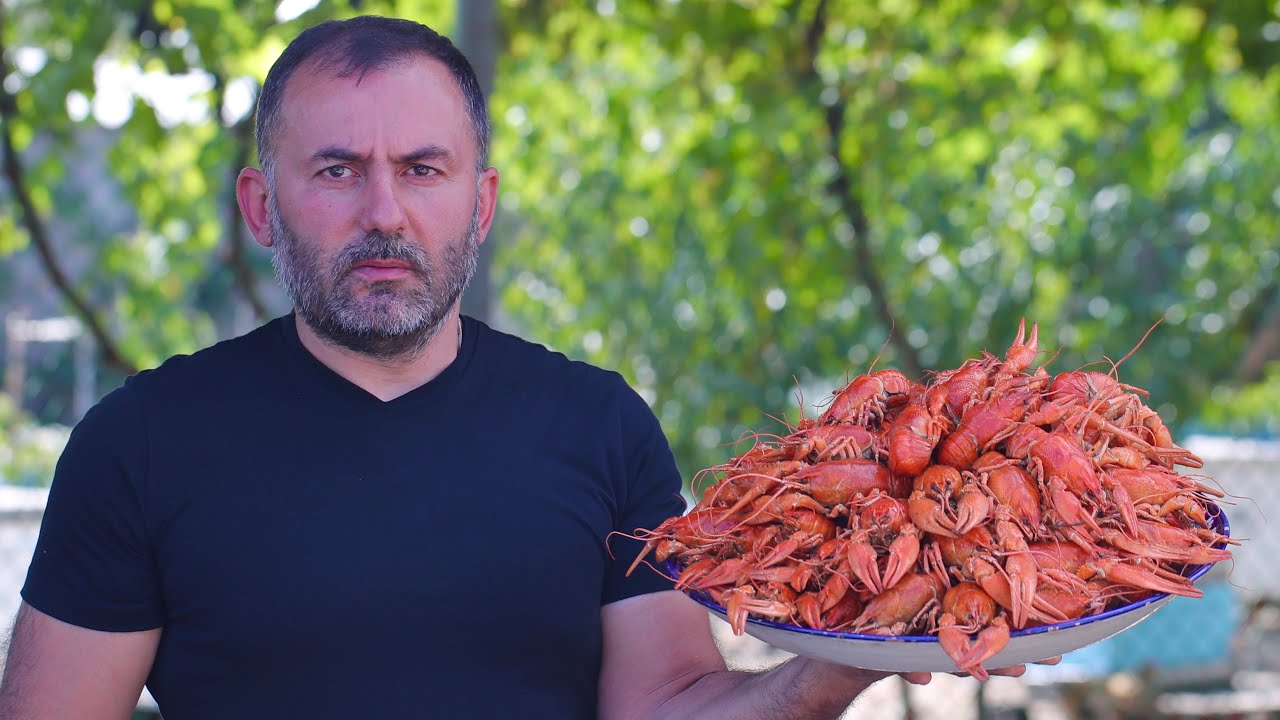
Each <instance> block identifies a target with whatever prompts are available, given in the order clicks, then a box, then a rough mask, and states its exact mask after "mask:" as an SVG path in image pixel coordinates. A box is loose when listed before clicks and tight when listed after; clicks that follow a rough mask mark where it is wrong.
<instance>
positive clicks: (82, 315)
mask: <svg viewBox="0 0 1280 720" xmlns="http://www.w3.org/2000/svg"><path fill="white" fill-rule="evenodd" d="M2 12H3V10H2V9H0V13H2ZM3 24H4V19H3V16H2V15H0V28H2V27H3ZM5 52H6V49H5V47H4V44H3V41H0V77H8V75H9V72H10V70H9V67H8V62H7V61H5V59H4V56H5ZM17 112H18V106H17V102H16V101H15V99H14V97H13V95H11V94H9V92H8V91H6V90H3V89H0V145H2V147H3V152H4V176H5V178H6V179H7V180H8V182H9V187H10V188H11V189H12V191H13V196H14V199H16V200H17V201H18V207H19V208H21V216H22V224H23V226H24V227H25V228H26V230H27V235H28V236H30V238H31V244H32V245H34V246H35V249H36V254H37V256H39V258H40V265H41V267H43V268H44V272H45V275H46V276H48V278H49V281H50V282H51V283H53V286H54V288H56V289H57V291H58V292H59V294H61V295H62V297H63V299H64V300H65V301H66V302H67V304H68V305H70V306H71V308H72V309H73V311H74V312H75V314H76V315H77V316H78V317H79V319H80V321H81V322H82V323H84V326H85V328H86V329H88V331H89V334H90V335H92V336H93V339H94V341H95V342H97V344H98V348H99V349H100V350H101V351H102V361H103V363H105V364H106V365H107V366H108V367H109V368H111V369H112V370H114V371H116V372H119V373H122V374H124V375H132V374H134V373H136V372H137V371H138V368H137V366H135V365H134V364H133V363H132V362H130V361H129V360H128V359H126V358H125V356H124V353H122V352H121V351H120V347H119V345H118V344H117V343H116V341H115V340H114V339H113V338H112V337H111V336H110V335H109V334H108V333H107V329H106V327H105V326H104V325H103V324H102V322H101V321H100V320H99V319H98V316H97V314H95V313H94V312H93V309H92V308H91V307H90V306H89V302H88V300H86V299H85V298H84V297H83V296H81V295H80V293H79V292H78V291H77V290H76V288H75V286H74V285H73V284H72V282H71V278H70V277H68V275H67V273H66V271H65V270H63V268H62V266H60V265H59V264H58V260H57V258H56V257H55V255H54V252H53V245H52V243H51V242H50V240H49V234H48V232H47V230H46V228H45V225H44V221H43V220H42V219H41V217H40V213H39V211H38V210H37V209H36V206H35V203H34V202H32V199H31V192H30V190H28V188H27V183H26V170H25V169H24V168H23V166H22V160H21V158H19V157H18V152H17V150H16V149H15V148H14V144H13V119H14V117H16V116H17Z"/></svg>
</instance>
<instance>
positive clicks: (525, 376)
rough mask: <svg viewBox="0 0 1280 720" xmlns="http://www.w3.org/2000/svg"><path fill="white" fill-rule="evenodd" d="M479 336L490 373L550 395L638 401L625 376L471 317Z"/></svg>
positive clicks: (479, 347) (481, 354)
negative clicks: (544, 391) (607, 397)
mask: <svg viewBox="0 0 1280 720" xmlns="http://www.w3.org/2000/svg"><path fill="white" fill-rule="evenodd" d="M468 322H469V327H473V328H475V330H476V332H477V335H478V336H479V337H478V340H477V350H476V352H477V355H478V360H479V361H480V363H481V364H482V366H483V367H484V368H485V370H486V371H493V372H495V374H496V375H497V376H498V377H503V376H507V377H509V378H510V379H511V380H512V381H514V382H520V383H522V384H525V385H528V386H530V387H541V388H544V389H546V390H547V391H548V392H556V393H569V394H576V395H590V396H600V395H602V394H603V395H607V396H609V397H612V398H615V399H619V398H627V399H632V398H634V399H636V400H639V396H638V395H637V394H636V393H635V391H634V390H632V388H631V386H630V385H629V384H628V383H627V381H626V379H625V378H623V376H622V374H621V373H618V372H616V371H614V370H607V369H605V368H602V367H599V366H596V365H593V364H591V363H588V362H585V361H583V360H575V359H572V358H570V357H568V356H567V355H565V354H564V353H562V352H559V351H556V350H552V349H550V348H548V347H546V346H545V345H542V344H540V343H537V342H534V341H532V340H527V339H525V338H522V337H519V336H517V335H513V334H511V333H506V332H502V331H500V330H495V329H493V328H491V327H489V326H488V325H485V324H484V323H482V322H480V321H478V320H474V319H471V318H468Z"/></svg>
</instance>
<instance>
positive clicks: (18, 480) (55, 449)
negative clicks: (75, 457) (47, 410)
mask: <svg viewBox="0 0 1280 720" xmlns="http://www.w3.org/2000/svg"><path fill="white" fill-rule="evenodd" d="M70 435H71V428H69V427H66V426H63V425H55V424H41V423H37V422H35V421H34V419H33V418H32V417H30V416H29V415H28V414H27V413H25V412H23V411H22V410H21V409H19V408H18V406H17V405H16V404H15V403H14V402H13V400H12V399H11V398H10V397H9V396H8V395H6V394H4V393H0V484H8V485H24V486H28V487H36V486H41V485H46V484H48V482H49V478H51V477H53V466H54V465H55V464H57V462H58V455H59V454H60V453H61V452H62V447H63V446H64V445H66V444H67V438H68V437H69V436H70Z"/></svg>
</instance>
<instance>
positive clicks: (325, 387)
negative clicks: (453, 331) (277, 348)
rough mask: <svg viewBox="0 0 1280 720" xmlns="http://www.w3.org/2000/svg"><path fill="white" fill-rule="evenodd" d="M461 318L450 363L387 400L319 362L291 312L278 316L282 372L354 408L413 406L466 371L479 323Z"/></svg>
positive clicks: (304, 387) (309, 391)
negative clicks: (457, 342) (455, 351)
mask: <svg viewBox="0 0 1280 720" xmlns="http://www.w3.org/2000/svg"><path fill="white" fill-rule="evenodd" d="M459 317H460V318H461V320H462V346H461V348H459V350H458V356H457V357H456V358H454V359H453V362H451V363H449V364H448V365H447V366H446V367H445V368H444V369H443V370H441V371H440V374H439V375H436V376H435V377H433V378H431V379H430V380H428V381H427V382H425V383H423V384H422V385H419V386H418V387H416V388H414V389H412V390H410V391H409V392H406V393H404V394H403V395H400V396H398V397H395V398H392V399H390V400H382V399H381V398H379V397H377V396H376V395H374V394H372V393H370V392H369V391H368V390H365V389H364V388H362V387H360V386H359V385H356V384H355V383H353V382H351V381H350V380H348V379H346V378H345V377H343V376H341V375H339V374H338V373H337V372H334V371H333V369H331V368H330V367H329V366H327V365H325V364H324V363H322V362H320V360H319V359H317V358H316V356H315V355H312V354H311V351H309V350H307V348H306V346H304V345H303V344H302V340H301V339H300V338H299V337H298V328H297V325H296V320H295V318H294V313H289V314H288V315H285V316H283V317H280V318H277V319H276V320H275V322H276V323H277V324H278V326H279V333H278V334H279V337H280V340H281V342H282V343H283V344H284V349H285V359H286V363H285V368H284V371H285V373H286V374H287V375H288V376H289V377H290V379H291V380H293V381H294V382H295V383H296V384H297V385H298V386H299V389H300V390H301V391H302V392H304V393H306V394H307V395H312V394H317V395H329V396H330V397H332V398H333V399H335V400H339V401H340V402H341V403H344V404H349V405H350V406H351V407H353V408H383V409H385V410H390V409H392V408H401V407H416V406H418V405H419V404H421V403H424V402H429V401H431V400H435V399H438V398H440V397H442V396H443V395H444V394H445V393H448V392H449V391H450V390H451V389H452V388H454V387H456V386H457V385H459V384H460V382H461V380H462V378H463V377H464V376H465V375H466V371H467V367H468V366H469V365H470V364H471V359H472V357H473V355H474V354H475V348H476V344H477V341H478V337H477V336H478V335H479V333H480V331H481V327H482V325H481V323H480V322H479V321H477V320H475V319H473V318H470V317H467V316H465V315H461V316H459Z"/></svg>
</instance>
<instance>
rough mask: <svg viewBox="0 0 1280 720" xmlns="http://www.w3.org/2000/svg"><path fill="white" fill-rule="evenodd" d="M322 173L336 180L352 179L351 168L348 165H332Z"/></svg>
mask: <svg viewBox="0 0 1280 720" xmlns="http://www.w3.org/2000/svg"><path fill="white" fill-rule="evenodd" d="M320 172H321V173H323V174H324V175H325V176H327V177H331V178H333V179H335V180H339V179H342V178H346V177H351V168H349V167H347V166H346V165H330V166H329V167H327V168H325V169H324V170H321V171H320Z"/></svg>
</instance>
